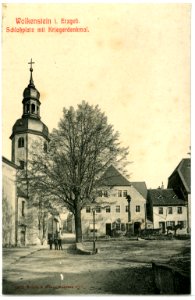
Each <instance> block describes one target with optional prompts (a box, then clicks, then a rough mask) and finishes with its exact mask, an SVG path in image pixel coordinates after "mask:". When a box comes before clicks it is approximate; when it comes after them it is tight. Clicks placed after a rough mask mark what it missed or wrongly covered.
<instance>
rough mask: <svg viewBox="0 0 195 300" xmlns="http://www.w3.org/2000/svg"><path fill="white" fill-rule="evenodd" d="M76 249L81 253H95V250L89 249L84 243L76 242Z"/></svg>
mask: <svg viewBox="0 0 195 300" xmlns="http://www.w3.org/2000/svg"><path fill="white" fill-rule="evenodd" d="M76 250H77V252H78V253H79V254H84V255H92V254H94V253H93V251H88V250H86V249H84V247H83V244H82V243H76Z"/></svg>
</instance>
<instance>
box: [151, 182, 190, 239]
mask: <svg viewBox="0 0 195 300" xmlns="http://www.w3.org/2000/svg"><path fill="white" fill-rule="evenodd" d="M147 214H148V219H150V220H151V221H152V223H153V229H159V232H161V233H167V232H168V231H169V230H170V228H172V231H174V228H176V227H175V226H176V225H177V226H178V227H179V228H178V229H177V232H178V233H179V234H186V233H187V206H186V202H185V201H184V200H182V199H179V198H178V196H177V195H176V193H175V192H174V190H173V189H162V188H158V189H150V190H148V199H147Z"/></svg>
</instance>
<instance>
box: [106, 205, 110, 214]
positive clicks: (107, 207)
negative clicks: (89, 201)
mask: <svg viewBox="0 0 195 300" xmlns="http://www.w3.org/2000/svg"><path fill="white" fill-rule="evenodd" d="M106 212H107V213H110V206H109V205H108V206H106Z"/></svg>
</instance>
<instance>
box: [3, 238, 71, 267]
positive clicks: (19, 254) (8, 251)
mask: <svg viewBox="0 0 195 300" xmlns="http://www.w3.org/2000/svg"><path fill="white" fill-rule="evenodd" d="M74 241H75V235H74V234H69V233H65V234H63V235H62V243H63V248H64V249H66V248H68V247H69V246H70V244H72V243H74ZM53 247H54V246H53ZM43 249H49V245H48V244H47V243H45V244H44V245H34V246H24V247H13V248H3V249H2V265H3V270H5V269H7V268H8V267H9V266H10V265H11V264H13V263H15V262H16V261H18V260H19V259H20V258H24V257H26V256H28V255H31V254H33V253H35V252H37V251H40V250H43Z"/></svg>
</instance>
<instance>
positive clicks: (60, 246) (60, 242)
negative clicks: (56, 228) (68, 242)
mask: <svg viewBox="0 0 195 300" xmlns="http://www.w3.org/2000/svg"><path fill="white" fill-rule="evenodd" d="M58 250H62V239H61V236H60V235H59V237H58Z"/></svg>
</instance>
